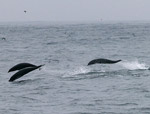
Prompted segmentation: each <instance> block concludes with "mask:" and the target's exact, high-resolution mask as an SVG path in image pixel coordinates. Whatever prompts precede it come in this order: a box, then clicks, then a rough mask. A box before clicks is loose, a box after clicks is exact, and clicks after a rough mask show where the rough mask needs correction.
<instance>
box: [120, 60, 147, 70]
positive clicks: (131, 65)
mask: <svg viewBox="0 0 150 114" xmlns="http://www.w3.org/2000/svg"><path fill="white" fill-rule="evenodd" d="M120 65H121V66H122V67H124V68H126V69H130V70H136V69H148V66H147V65H146V64H145V63H140V62H139V61H138V60H134V61H126V62H121V63H120Z"/></svg>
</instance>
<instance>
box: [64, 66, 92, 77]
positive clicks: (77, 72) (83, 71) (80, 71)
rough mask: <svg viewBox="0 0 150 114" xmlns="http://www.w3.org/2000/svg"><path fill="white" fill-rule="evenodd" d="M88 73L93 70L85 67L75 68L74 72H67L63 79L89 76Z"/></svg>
mask: <svg viewBox="0 0 150 114" xmlns="http://www.w3.org/2000/svg"><path fill="white" fill-rule="evenodd" d="M88 72H91V70H90V69H88V68H86V67H84V66H81V67H78V68H75V69H73V70H69V71H68V72H66V73H65V74H64V75H63V77H74V76H78V75H84V74H87V73H88Z"/></svg>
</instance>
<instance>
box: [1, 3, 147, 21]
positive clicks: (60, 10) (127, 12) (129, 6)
mask: <svg viewBox="0 0 150 114" xmlns="http://www.w3.org/2000/svg"><path fill="white" fill-rule="evenodd" d="M24 10H26V11H27V13H24ZM101 19H103V20H104V21H105V20H106V21H108V20H147V21H149V20H150V0H0V21H100V20H101Z"/></svg>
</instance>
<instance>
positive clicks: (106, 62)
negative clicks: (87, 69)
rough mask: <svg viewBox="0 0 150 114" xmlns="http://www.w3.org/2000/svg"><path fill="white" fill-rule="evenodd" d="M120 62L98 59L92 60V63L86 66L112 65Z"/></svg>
mask: <svg viewBox="0 0 150 114" xmlns="http://www.w3.org/2000/svg"><path fill="white" fill-rule="evenodd" d="M120 61H121V60H115V61H114V60H109V59H103V58H100V59H94V60H92V61H90V62H89V63H88V65H93V64H114V63H118V62H120Z"/></svg>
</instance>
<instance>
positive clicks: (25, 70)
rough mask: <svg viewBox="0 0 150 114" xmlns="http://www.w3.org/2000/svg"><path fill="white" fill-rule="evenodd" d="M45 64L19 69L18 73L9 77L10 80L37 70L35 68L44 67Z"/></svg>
mask: <svg viewBox="0 0 150 114" xmlns="http://www.w3.org/2000/svg"><path fill="white" fill-rule="evenodd" d="M42 66H43V65H39V66H34V67H26V68H23V69H21V70H19V71H18V72H17V73H15V74H14V75H13V76H12V77H11V78H10V79H9V82H12V81H14V80H16V79H18V78H20V77H22V76H23V75H25V74H27V73H29V72H31V71H33V70H35V69H38V68H40V67H42Z"/></svg>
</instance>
